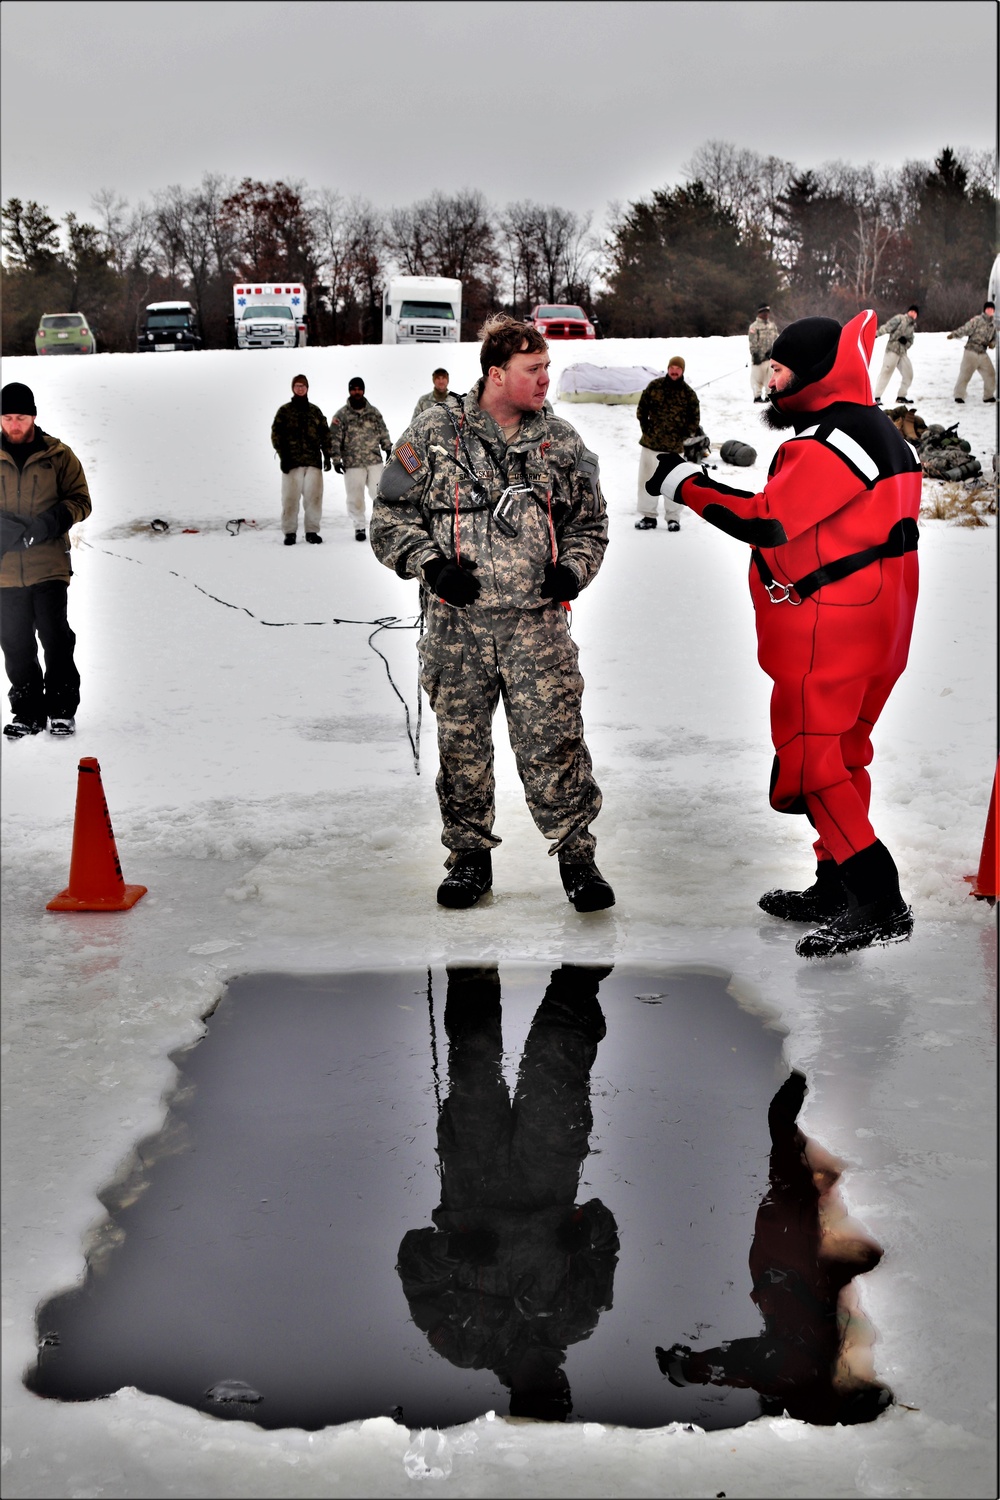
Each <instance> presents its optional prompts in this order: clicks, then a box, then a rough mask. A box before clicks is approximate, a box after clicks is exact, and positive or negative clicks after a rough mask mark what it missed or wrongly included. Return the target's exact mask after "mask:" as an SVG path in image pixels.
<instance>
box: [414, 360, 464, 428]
mask: <svg viewBox="0 0 1000 1500" xmlns="http://www.w3.org/2000/svg"><path fill="white" fill-rule="evenodd" d="M431 380H432V381H433V388H432V389H431V390H429V391H428V392H427V394H426V395H424V396H421V397H420V399H419V401H418V402H417V404H416V406H415V407H414V408H413V416H412V417H411V418H410V421H411V422H415V421H416V420H417V418H418V417H419V415H420V413H421V412H422V411H426V410H427V409H428V407H430V406H440V405H441V404H442V402H445V401H450V402H451V404H452V405H453V406H457V407H461V405H462V398H461V396H458V395H456V394H455V392H454V391H450V390H449V389H448V371H447V370H446V369H444V368H443V367H439V368H438V369H436V370H435V371H434V374H433V375H432V376H431Z"/></svg>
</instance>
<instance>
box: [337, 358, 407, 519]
mask: <svg viewBox="0 0 1000 1500" xmlns="http://www.w3.org/2000/svg"><path fill="white" fill-rule="evenodd" d="M330 431H331V432H332V433H333V442H334V447H335V448H336V450H337V452H336V456H335V457H334V461H333V467H334V468H335V469H336V471H337V473H338V474H343V476H344V488H345V489H346V491H347V514H348V515H349V516H350V518H351V520H352V521H353V523H354V540H355V541H356V542H363V541H364V540H365V487H366V486H367V488H368V494H369V495H370V496H371V498H372V500H374V499H375V496H376V495H377V493H378V486H379V480H380V479H381V478H382V468H383V464H382V454H383V453H384V454H385V456H386V458H388V457H389V456H390V454H391V453H392V441H391V439H390V437H389V429H388V427H386V425H385V422H384V420H383V417H382V413H381V412H380V411H378V410H377V409H376V408H375V407H374V406H372V404H371V402H370V401H369V400H368V399H367V398H366V396H365V383H364V381H363V380H362V379H361V376H360V375H355V376H354V377H353V379H352V380H351V382H350V384H349V385H348V387H347V405H346V406H342V407H341V408H340V410H339V411H337V412H334V414H333V416H332V417H331V418H330Z"/></svg>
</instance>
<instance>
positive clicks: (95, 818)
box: [45, 755, 146, 911]
mask: <svg viewBox="0 0 1000 1500" xmlns="http://www.w3.org/2000/svg"><path fill="white" fill-rule="evenodd" d="M145 894H146V887H145V886H144V885H126V884H125V882H124V880H123V879H122V867H121V865H120V864H119V862H118V850H117V848H116V847H115V834H114V829H113V828H112V827H111V819H110V817H109V816H108V804H107V802H106V801H105V799H104V788H103V786H102V785H101V768H100V766H99V765H98V764H97V761H96V760H95V759H94V757H93V756H92V755H85V756H84V758H83V759H82V760H81V762H80V776H79V780H78V782H77V785H76V821H75V823H74V825H73V853H72V855H71V857H70V862H69V885H68V886H67V887H66V889H65V890H64V891H60V892H59V894H58V896H54V897H53V898H52V900H51V901H49V902H48V903H47V905H46V908H45V909H46V911H128V909H129V907H131V906H134V905H135V903H136V902H137V901H138V899H139V897H140V896H144V895H145Z"/></svg>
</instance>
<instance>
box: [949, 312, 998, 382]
mask: <svg viewBox="0 0 1000 1500" xmlns="http://www.w3.org/2000/svg"><path fill="white" fill-rule="evenodd" d="M995 310H996V309H995V308H994V306H993V303H992V302H985V303H984V304H983V310H982V312H981V313H980V314H979V315H978V317H975V318H970V319H969V321H968V322H967V323H963V324H962V326H961V328H956V329H954V330H953V331H952V332H951V333H949V335H948V337H949V338H950V339H960V338H962V336H963V335H968V337H967V338H966V340H965V348H964V350H963V351H962V364H961V366H960V368H959V371H958V379H957V381H956V382H955V400H956V401H957V402H958V404H959V406H961V405H962V404H963V403H964V401H965V393H966V391H967V390H968V389H969V381H970V380H971V379H972V377H973V375H976V374H978V375H981V376H982V380H983V400H984V401H995V400H996V399H997V372H996V370H994V368H993V361H992V360H991V359H990V357H989V355H988V354H987V352H986V351H987V349H995V348H996V346H997V330H996V324H995V323H994V321H993V315H994V312H995Z"/></svg>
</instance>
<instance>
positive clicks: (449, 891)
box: [437, 849, 493, 907]
mask: <svg viewBox="0 0 1000 1500" xmlns="http://www.w3.org/2000/svg"><path fill="white" fill-rule="evenodd" d="M492 884H493V860H492V858H491V857H490V851H489V850H488V849H475V850H466V851H465V852H463V853H459V854H457V855H456V856H455V863H454V864H453V865H452V867H451V869H450V870H449V871H448V874H447V875H446V876H445V878H444V880H442V882H441V884H440V885H439V886H438V892H437V900H438V906H451V907H464V906H475V904H476V902H477V901H478V900H479V898H480V896H485V894H486V892H487V891H488V890H489V889H490V887H491V886H492Z"/></svg>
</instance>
